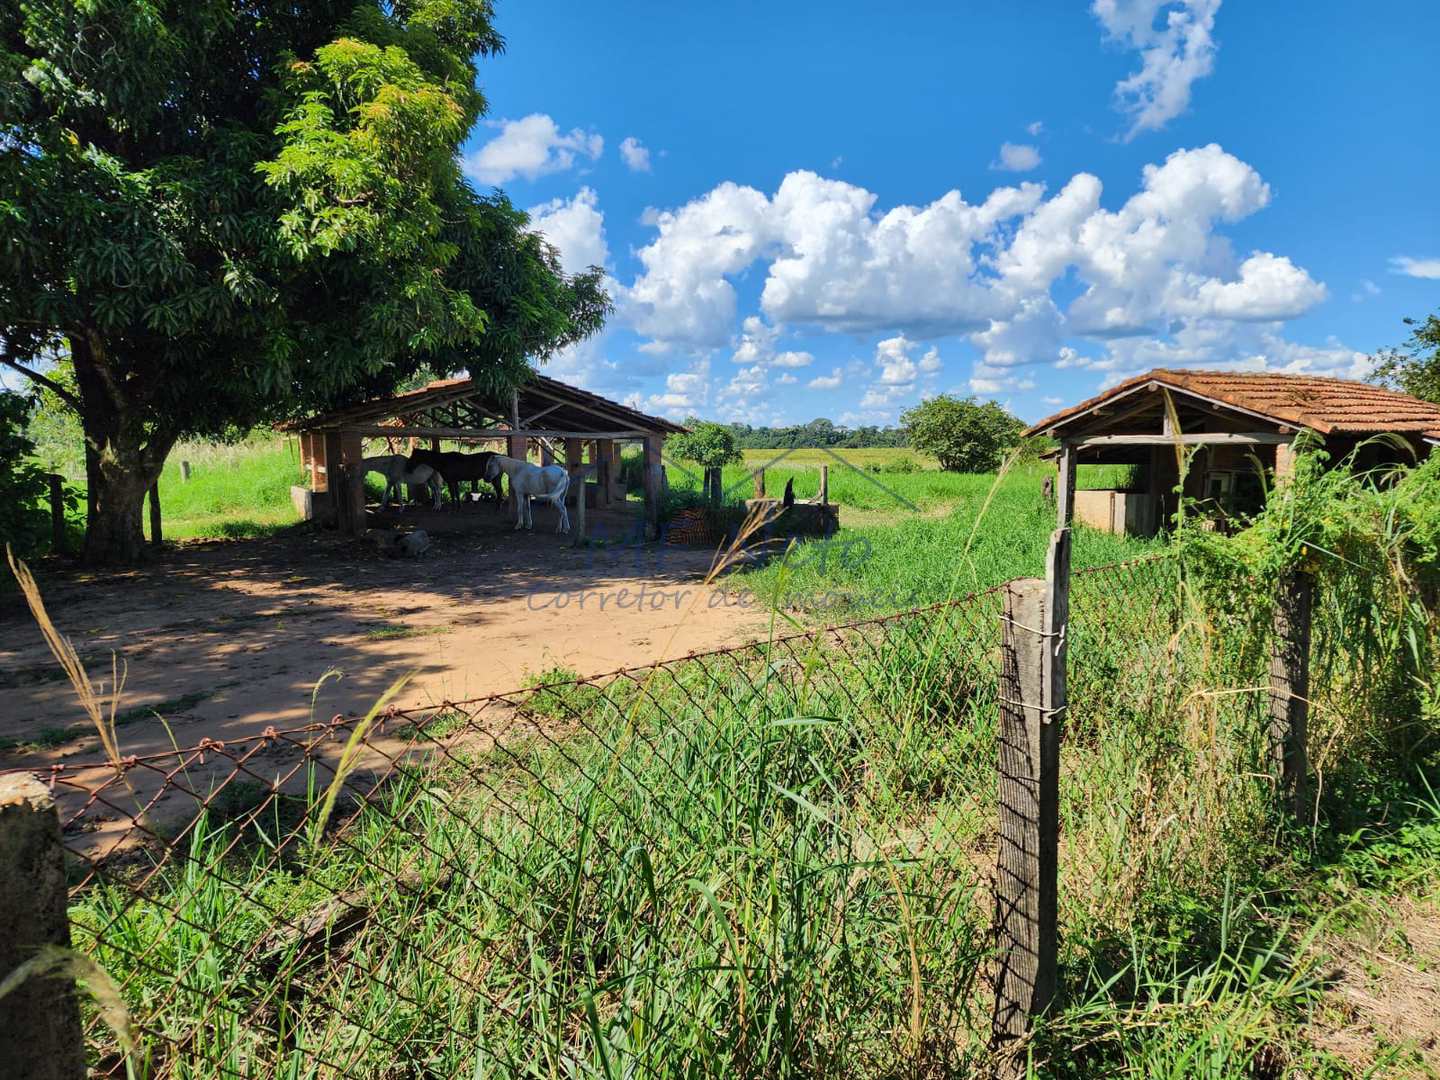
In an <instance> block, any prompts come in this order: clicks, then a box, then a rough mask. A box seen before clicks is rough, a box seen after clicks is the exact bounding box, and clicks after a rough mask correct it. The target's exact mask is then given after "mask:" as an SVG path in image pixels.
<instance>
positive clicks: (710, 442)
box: [669, 419, 744, 469]
mask: <svg viewBox="0 0 1440 1080" xmlns="http://www.w3.org/2000/svg"><path fill="white" fill-rule="evenodd" d="M686 427H688V428H689V429H690V430H689V431H688V432H686V433H685V434H683V435H672V436H671V437H670V447H669V449H670V453H671V455H672V456H674V457H678V458H680V459H681V460H683V461H693V462H695V464H697V465H699V466H701V467H702V468H707V469H720V468H724V467H725V466H726V465H732V464H734V463H736V462H738V461H741V460H743V459H744V455H743V454H741V453H740V451H739V450H738V449H737V448H736V446H735V436H734V435H733V434H731V432H730V429H729V428H727V427H726V426H725V425H724V424H716V423H712V422H711V421H709V420H695V419H691V420H689V421H687V422H686Z"/></svg>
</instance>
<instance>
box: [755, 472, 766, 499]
mask: <svg viewBox="0 0 1440 1080" xmlns="http://www.w3.org/2000/svg"><path fill="white" fill-rule="evenodd" d="M764 497H765V470H764V469H756V470H755V498H757V499H763V498H764Z"/></svg>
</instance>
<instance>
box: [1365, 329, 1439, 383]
mask: <svg viewBox="0 0 1440 1080" xmlns="http://www.w3.org/2000/svg"><path fill="white" fill-rule="evenodd" d="M1405 325H1406V326H1408V327H1410V337H1409V339H1408V340H1406V342H1405V343H1404V344H1403V345H1400V346H1399V347H1398V348H1394V349H1387V350H1386V351H1385V352H1382V353H1380V354H1379V355H1378V356H1377V357H1376V358H1375V359H1376V360H1377V361H1378V362H1377V363H1376V365H1375V371H1374V372H1373V374H1372V375H1371V378H1372V379H1374V380H1375V381H1376V382H1378V383H1380V384H1381V385H1382V386H1388V387H1391V388H1392V389H1394V390H1399V391H1400V392H1401V393H1405V394H1409V395H1411V396H1412V397H1418V398H1424V399H1425V400H1426V401H1440V316H1436V315H1427V316H1426V317H1425V319H1424V321H1423V322H1421V321H1419V320H1416V319H1406V320H1405Z"/></svg>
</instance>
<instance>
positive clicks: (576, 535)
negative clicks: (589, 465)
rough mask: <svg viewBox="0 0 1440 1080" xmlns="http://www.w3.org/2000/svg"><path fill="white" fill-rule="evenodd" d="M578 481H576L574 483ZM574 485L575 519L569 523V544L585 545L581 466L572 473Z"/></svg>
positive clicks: (583, 475)
mask: <svg viewBox="0 0 1440 1080" xmlns="http://www.w3.org/2000/svg"><path fill="white" fill-rule="evenodd" d="M576 481H578V483H576ZM572 483H574V486H575V520H574V521H572V522H571V523H570V546H571V547H584V546H585V488H586V486H587V485H586V483H585V470H584V469H583V468H582V469H581V470H580V471H579V472H578V473H575V474H574V479H573V480H572Z"/></svg>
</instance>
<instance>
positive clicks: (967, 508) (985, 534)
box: [670, 450, 1161, 618]
mask: <svg viewBox="0 0 1440 1080" xmlns="http://www.w3.org/2000/svg"><path fill="white" fill-rule="evenodd" d="M753 453H754V452H751V453H749V454H747V461H746V466H749V465H750V459H751V457H752V455H753ZM797 453H798V452H797ZM812 453H813V452H812ZM874 453H875V454H877V455H881V454H883V455H886V458H882V459H880V460H882V461H883V460H887V459H888V461H890V462H893V461H894V460H896V458H895V455H896V454H897V453H898V454H909V452H908V451H898V452H897V451H893V450H883V451H876V452H874ZM842 456H844V455H843V453H842ZM825 460H827V461H828V462H829V463H830V465H831V469H830V501H831V502H834V503H836V504H838V505H839V507H840V525H841V528H840V532H839V533H837V534H836V535H835V536H834V537H832V538H830V539H827V540H824V541H809V542H805V543H801V544H798V545H797V546H796V547H795V548H794V549H793V550H792V551H791V553H790V554H789V555H788V556H787V557H786V558H785V559H783V560H772V561H770V562H769V563H767V564H766V565H764V566H762V567H760V568H757V569H750V570H746V571H744V572H742V573H740V574H737V575H735V576H734V577H733V578H732V585H734V587H736V588H744V589H749V590H752V591H753V592H754V593H755V594H756V595H757V596H759V597H761V598H762V599H763V600H764V601H765V602H766V603H767V604H769V605H771V606H775V607H780V608H786V609H796V610H799V611H803V612H806V613H807V614H809V615H812V616H817V617H821V618H840V617H854V616H856V615H859V614H876V613H881V612H886V611H899V610H903V609H904V608H907V607H914V606H916V605H918V604H925V603H933V602H935V601H939V600H945V599H949V598H952V597H956V596H963V595H965V594H966V593H969V592H973V591H975V590H977V589H983V588H986V587H988V586H990V585H995V584H998V583H1000V582H1002V581H1006V580H1008V579H1009V578H1013V577H1024V576H1027V575H1034V574H1038V573H1040V572H1041V570H1042V564H1043V559H1044V556H1045V551H1046V547H1047V545H1048V543H1049V538H1050V533H1051V531H1052V530H1053V529H1054V527H1055V510H1054V506H1053V505H1052V504H1051V503H1049V502H1047V501H1046V500H1045V499H1044V498H1043V495H1042V492H1041V485H1042V481H1043V479H1044V477H1045V476H1046V475H1047V474H1049V473H1050V471H1051V467H1050V466H1049V465H1047V464H1045V463H1040V462H1032V463H1027V464H1023V465H1020V466H1017V467H1016V468H1014V469H1012V470H1010V471H1009V472H1008V473H1007V474H1006V475H1005V476H1004V477H1003V478H1001V479H999V480H998V481H997V479H996V477H995V476H994V475H993V474H978V475H977V474H966V473H947V472H942V471H940V470H938V469H935V468H921V469H916V471H913V472H891V471H883V470H882V471H872V470H871V468H869V467H855V468H851V467H848V466H847V465H842V464H840V463H837V462H835V460H834V459H833V458H829V457H828V456H826V457H825ZM847 461H848V458H847ZM818 464H819V462H818V460H813V461H812V462H810V463H800V464H797V463H795V462H794V461H793V460H792V458H789V457H787V458H785V459H784V461H783V462H782V463H781V464H780V465H779V466H769V465H767V466H766V469H765V481H766V491H767V493H769V494H771V495H779V494H780V493H781V492H783V491H784V489H785V485H786V483H787V482H793V484H794V491H795V497H796V498H797V499H800V500H802V501H804V500H807V499H811V498H814V497H815V495H816V494H817V492H818V490H819V470H818V468H817V465H818ZM854 464H855V465H857V466H858V465H859V464H860V463H859V462H855V463H854ZM746 466H738V465H737V466H733V467H730V468H727V469H726V470H725V472H724V481H725V486H726V491H727V495H728V496H729V499H730V501H736V500H739V499H742V498H746V497H749V496H750V495H751V493H752V490H753V482H752V480H751V474H750V472H749V471H748V470H747V467H746ZM670 476H671V486H672V488H676V489H678V490H683V491H689V492H698V486H697V481H696V478H695V477H694V476H693V475H691V474H687V473H684V472H680V471H679V470H676V469H673V468H672V469H671V473H670ZM1160 547H1161V542H1159V541H1144V540H1136V539H1127V538H1123V537H1117V536H1112V535H1109V534H1105V533H1098V532H1093V531H1091V530H1089V529H1083V528H1082V529H1081V530H1079V533H1078V539H1077V542H1076V545H1075V553H1074V559H1075V565H1076V566H1079V567H1084V566H1097V565H1100V564H1103V563H1108V562H1118V561H1120V560H1122V559H1126V558H1132V557H1134V556H1137V555H1142V554H1146V553H1147V552H1150V551H1154V550H1158V549H1159V548H1160Z"/></svg>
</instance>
